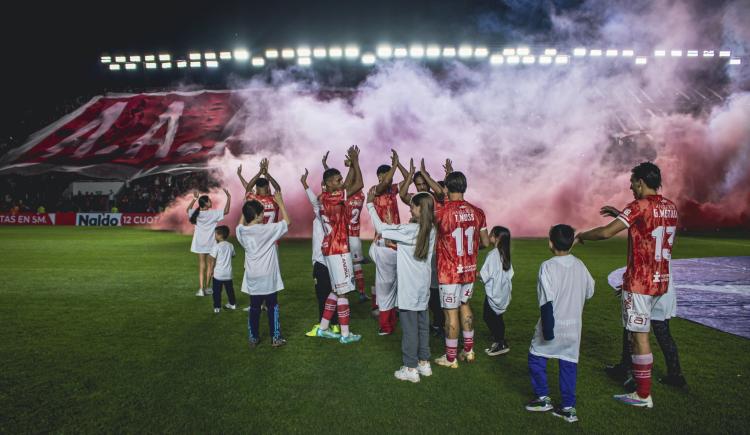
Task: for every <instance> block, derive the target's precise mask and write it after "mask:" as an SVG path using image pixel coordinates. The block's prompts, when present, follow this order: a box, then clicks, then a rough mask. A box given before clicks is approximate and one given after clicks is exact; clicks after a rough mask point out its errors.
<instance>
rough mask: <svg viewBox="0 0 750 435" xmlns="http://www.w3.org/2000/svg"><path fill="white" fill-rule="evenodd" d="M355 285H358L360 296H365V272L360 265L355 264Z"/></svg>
mask: <svg viewBox="0 0 750 435" xmlns="http://www.w3.org/2000/svg"><path fill="white" fill-rule="evenodd" d="M354 283H355V284H356V285H357V291H358V292H359V294H361V295H363V294H365V272H364V271H363V270H362V265H361V264H359V263H355V264H354Z"/></svg>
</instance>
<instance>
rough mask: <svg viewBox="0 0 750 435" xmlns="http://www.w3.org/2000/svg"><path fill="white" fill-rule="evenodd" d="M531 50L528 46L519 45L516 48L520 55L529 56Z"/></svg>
mask: <svg viewBox="0 0 750 435" xmlns="http://www.w3.org/2000/svg"><path fill="white" fill-rule="evenodd" d="M529 53H531V51H530V50H529V48H528V47H518V48H516V54H517V55H519V56H528V55H529Z"/></svg>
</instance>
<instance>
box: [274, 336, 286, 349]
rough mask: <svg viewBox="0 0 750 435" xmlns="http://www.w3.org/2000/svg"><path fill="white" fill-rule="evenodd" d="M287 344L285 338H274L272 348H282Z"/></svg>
mask: <svg viewBox="0 0 750 435" xmlns="http://www.w3.org/2000/svg"><path fill="white" fill-rule="evenodd" d="M285 344H286V340H284V337H281V336H279V337H274V338H273V342H272V343H271V346H273V347H281V346H284V345H285Z"/></svg>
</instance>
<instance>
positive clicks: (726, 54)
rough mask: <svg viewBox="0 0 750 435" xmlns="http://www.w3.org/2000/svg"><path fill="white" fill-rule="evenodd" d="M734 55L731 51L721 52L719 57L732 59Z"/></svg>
mask: <svg viewBox="0 0 750 435" xmlns="http://www.w3.org/2000/svg"><path fill="white" fill-rule="evenodd" d="M731 55H732V52H731V51H729V50H720V51H719V57H730V56H731Z"/></svg>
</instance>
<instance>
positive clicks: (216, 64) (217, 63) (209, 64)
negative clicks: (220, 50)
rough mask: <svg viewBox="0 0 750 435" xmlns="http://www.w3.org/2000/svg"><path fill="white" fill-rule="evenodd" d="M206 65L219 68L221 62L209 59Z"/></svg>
mask: <svg viewBox="0 0 750 435" xmlns="http://www.w3.org/2000/svg"><path fill="white" fill-rule="evenodd" d="M206 66H207V67H209V68H218V67H219V62H218V61H216V60H207V61H206Z"/></svg>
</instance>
